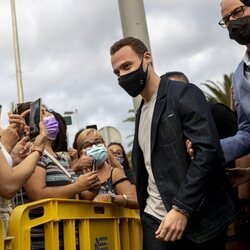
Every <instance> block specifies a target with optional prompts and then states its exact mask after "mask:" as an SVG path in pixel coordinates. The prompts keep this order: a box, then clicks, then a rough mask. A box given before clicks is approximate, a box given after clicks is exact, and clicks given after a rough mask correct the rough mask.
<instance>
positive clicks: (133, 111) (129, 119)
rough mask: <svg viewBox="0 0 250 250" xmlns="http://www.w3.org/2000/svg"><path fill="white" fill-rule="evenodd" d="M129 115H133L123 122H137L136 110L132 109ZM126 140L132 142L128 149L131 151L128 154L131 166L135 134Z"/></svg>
mask: <svg viewBox="0 0 250 250" xmlns="http://www.w3.org/2000/svg"><path fill="white" fill-rule="evenodd" d="M128 113H132V114H133V115H132V116H129V117H128V118H127V119H125V120H123V122H133V123H134V122H135V110H134V109H130V110H129V111H128ZM126 138H131V141H130V142H129V143H128V147H129V148H130V150H129V151H128V152H127V157H128V160H129V162H130V165H131V154H132V146H133V140H134V134H131V135H128V136H127V137H126Z"/></svg>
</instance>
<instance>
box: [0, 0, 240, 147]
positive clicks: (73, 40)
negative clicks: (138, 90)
mask: <svg viewBox="0 0 250 250" xmlns="http://www.w3.org/2000/svg"><path fill="white" fill-rule="evenodd" d="M144 6H145V12H146V18H147V24H148V31H149V38H150V43H151V44H150V45H151V49H152V53H153V58H154V65H155V69H156V70H157V72H158V73H159V74H162V73H165V72H166V71H170V70H180V71H183V72H184V73H186V74H187V75H188V77H189V79H190V80H191V81H192V82H194V83H195V84H199V83H201V82H204V81H206V80H213V81H217V80H221V79H222V77H223V74H225V73H226V74H229V73H231V72H232V71H233V70H234V69H235V68H236V66H237V64H238V62H239V61H240V60H241V58H242V56H243V54H244V48H243V47H242V46H239V45H237V44H236V43H235V42H234V41H232V40H230V39H229V38H228V34H227V30H222V29H221V28H220V27H219V25H218V21H219V20H220V10H219V2H218V1H211V0H202V1H201V0H189V1H183V0H175V1H173V0H164V1H162V0H145V1H144ZM16 13H17V21H18V31H19V43H20V54H21V63H22V71H23V74H22V77H23V88H24V97H25V100H32V99H35V98H36V97H39V96H41V97H42V99H43V101H44V103H45V104H46V105H48V106H49V107H50V108H53V109H54V110H55V111H58V112H60V113H63V112H64V111H68V110H70V111H72V110H75V109H77V110H78V120H79V126H80V127H82V126H86V125H87V124H97V125H98V127H103V126H105V125H108V126H114V127H116V128H118V129H119V130H120V131H121V134H122V137H123V140H124V143H125V144H127V143H128V141H129V140H128V139H126V136H127V135H129V134H132V133H133V128H134V127H133V124H130V123H123V120H125V119H126V118H127V117H128V116H130V114H129V113H128V110H129V109H131V108H132V107H133V103H132V99H131V98H130V97H129V96H128V95H127V94H126V93H125V92H124V91H123V90H122V89H121V88H120V87H119V86H118V84H117V80H116V77H115V76H113V73H112V69H111V65H110V56H109V48H110V46H111V45H112V44H113V42H114V41H115V40H117V39H119V38H121V37H122V30H121V23H120V16H119V8H118V1H111V0H102V1H100V0H91V1H82V0H74V1H72V0H43V1H41V0H18V1H16ZM0 37H1V40H0V55H1V60H0V81H1V84H0V103H1V104H2V105H3V115H2V120H1V125H2V126H5V125H6V123H7V115H6V113H7V111H8V110H9V103H10V101H15V102H17V91H16V78H15V60H14V52H13V41H12V29H11V10H10V1H1V2H0ZM73 123H74V124H73V125H72V126H70V127H69V134H70V137H71V139H70V141H72V137H73V134H74V133H75V132H76V130H77V124H76V123H77V122H76V117H74V115H73Z"/></svg>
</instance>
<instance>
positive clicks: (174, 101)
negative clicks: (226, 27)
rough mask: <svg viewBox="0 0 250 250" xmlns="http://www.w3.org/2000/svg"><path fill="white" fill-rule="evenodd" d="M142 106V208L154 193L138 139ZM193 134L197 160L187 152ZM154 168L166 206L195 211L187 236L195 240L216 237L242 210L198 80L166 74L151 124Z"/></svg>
mask: <svg viewBox="0 0 250 250" xmlns="http://www.w3.org/2000/svg"><path fill="white" fill-rule="evenodd" d="M142 105H143V101H142V103H141V106H140V107H139V109H138V112H137V115H136V128H135V138H134V144H133V152H132V162H133V168H134V169H135V174H136V186H137V196H138V201H139V204H140V210H141V212H143V210H144V208H145V206H146V199H147V197H148V193H147V185H148V174H147V171H146V168H145V164H144V159H143V153H142V150H141V148H140V146H139V142H138V128H139V119H140V113H141V107H142ZM187 138H188V139H190V140H191V141H192V143H193V148H194V150H195V158H194V159H193V160H191V159H190V157H189V155H188V154H187V150H186V146H185V142H186V139H187ZM151 166H152V172H153V175H154V178H155V182H156V185H157V187H158V190H159V192H160V195H161V198H162V201H163V203H164V205H165V207H166V209H167V210H168V211H169V210H170V209H171V208H172V205H176V206H177V207H179V208H181V209H184V210H185V211H187V212H188V213H189V214H190V218H189V219H188V225H187V228H186V230H185V233H184V235H185V236H186V237H188V238H189V239H191V240H192V241H194V242H197V243H199V242H204V241H206V240H208V239H211V238H213V237H215V236H216V235H217V234H218V232H220V231H221V230H224V229H226V227H227V225H228V224H230V223H231V222H232V221H233V220H234V219H235V218H236V215H237V214H238V213H239V211H240V207H239V204H238V202H237V194H236V192H235V191H234V190H233V187H232V185H231V183H230V181H229V179H228V177H227V176H226V173H225V167H224V157H223V152H222V149H221V146H220V141H219V137H218V133H217V130H216V127H215V124H214V120H213V117H212V114H211V110H210V108H209V106H208V103H207V101H206V99H205V96H204V94H203V93H202V91H201V90H200V89H199V88H198V87H197V86H195V85H194V84H191V83H189V84H187V83H183V82H176V81H171V80H169V79H168V78H166V77H162V79H161V81H160V85H159V89H158V93H157V100H156V103H155V108H154V113H153V119H152V126H151ZM185 236H184V237H185Z"/></svg>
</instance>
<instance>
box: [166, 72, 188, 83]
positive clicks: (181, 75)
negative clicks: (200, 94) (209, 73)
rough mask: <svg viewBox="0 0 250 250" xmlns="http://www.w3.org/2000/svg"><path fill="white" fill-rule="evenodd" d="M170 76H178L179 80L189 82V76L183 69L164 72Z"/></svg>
mask: <svg viewBox="0 0 250 250" xmlns="http://www.w3.org/2000/svg"><path fill="white" fill-rule="evenodd" d="M164 76H166V77H168V78H172V77H174V78H176V79H177V80H178V81H181V82H186V83H189V80H188V78H187V76H186V75H185V74H184V73H183V72H181V71H169V72H167V73H165V74H164Z"/></svg>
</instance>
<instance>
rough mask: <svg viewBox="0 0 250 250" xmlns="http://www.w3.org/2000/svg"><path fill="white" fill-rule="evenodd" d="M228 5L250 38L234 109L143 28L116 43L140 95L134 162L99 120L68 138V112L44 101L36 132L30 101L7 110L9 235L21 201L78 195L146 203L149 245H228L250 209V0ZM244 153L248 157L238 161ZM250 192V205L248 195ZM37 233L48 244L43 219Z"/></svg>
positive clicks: (227, 15) (240, 35)
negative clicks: (170, 67)
mask: <svg viewBox="0 0 250 250" xmlns="http://www.w3.org/2000/svg"><path fill="white" fill-rule="evenodd" d="M221 15H222V20H221V21H220V22H219V25H220V26H222V27H224V28H227V30H228V32H229V36H230V38H231V39H234V40H235V41H236V42H237V43H239V44H241V45H243V46H246V47H247V50H246V53H245V55H244V58H243V60H242V61H241V62H240V63H239V66H238V67H237V69H236V71H235V72H234V74H233V103H234V104H235V107H236V111H235V112H234V111H232V110H230V108H228V107H226V106H225V105H223V104H218V103H217V104H211V103H208V102H207V100H206V98H205V95H204V93H203V92H202V91H201V90H200V89H199V88H198V87H197V86H196V85H195V84H192V83H190V82H189V80H188V77H187V76H186V75H185V74H184V73H183V72H178V71H172V72H168V73H166V74H164V75H162V76H160V75H159V74H157V72H156V71H155V69H154V67H153V63H152V55H151V53H150V52H149V50H148V48H147V47H146V46H145V44H144V43H143V42H142V41H141V40H139V39H138V38H135V37H125V38H122V39H120V40H118V41H116V42H114V44H113V45H112V46H111V48H110V56H111V65H112V68H113V72H114V73H115V74H116V75H117V77H118V84H119V85H120V86H121V87H122V88H123V89H124V90H125V91H126V92H127V93H128V94H129V95H130V96H131V97H136V96H138V95H140V96H141V97H142V101H141V105H140V107H139V108H138V110H137V112H136V113H137V115H136V121H135V135H134V142H133V150H132V161H131V162H130V161H129V160H128V158H127V154H126V152H125V150H124V147H123V145H122V144H121V143H120V142H111V143H109V144H107V143H106V142H105V141H104V138H103V136H102V134H101V133H100V132H99V131H98V129H97V128H83V129H81V130H79V131H78V132H77V133H76V135H75V138H74V142H73V145H72V148H70V147H69V145H68V141H67V125H66V123H65V121H64V118H63V116H62V115H60V114H59V113H57V112H55V111H51V110H48V109H47V107H46V106H44V105H43V106H42V108H41V121H40V124H39V128H40V130H39V135H38V136H37V137H36V138H35V140H34V141H32V142H31V141H30V138H29V135H30V127H29V124H28V122H27V121H28V119H27V117H28V116H29V112H30V109H29V106H27V108H26V109H25V110H22V112H21V114H14V113H10V114H9V125H8V126H7V127H6V128H5V129H1V137H0V180H1V187H0V218H1V220H2V221H3V223H4V230H5V235H7V232H8V221H9V216H10V214H11V212H12V210H13V208H14V206H18V205H20V204H23V203H26V202H30V201H35V200H40V199H44V198H66V199H76V198H77V199H83V200H91V201H94V202H109V203H112V204H114V205H115V206H118V207H126V208H130V209H139V210H140V216H141V224H142V229H143V250H147V249H148V250H154V249H155V250H161V249H162V250H169V249H171V250H182V249H187V248H189V249H192V250H210V249H218V250H225V246H226V241H227V231H228V228H229V226H230V225H231V224H232V223H234V222H235V221H237V220H238V219H239V218H242V216H244V215H245V212H246V211H245V210H244V206H243V205H242V203H241V202H240V198H241V197H239V194H238V193H237V190H236V189H235V187H236V186H238V185H240V184H242V183H246V182H249V180H250V165H248V164H249V158H248V157H249V155H248V154H250V73H249V72H250V27H249V24H250V21H249V20H250V7H249V5H248V1H240V0H222V1H221ZM69 148H70V149H69ZM243 157H247V158H244V159H248V160H246V161H244V164H240V162H242V159H243ZM243 165H244V167H242V166H243ZM244 200H247V202H248V205H249V200H250V197H244ZM13 201H14V202H13ZM13 204H14V205H13ZM38 213H39V211H38ZM38 213H37V211H36V212H35V214H31V215H30V216H31V217H32V216H37V214H38ZM41 236H42V237H41ZM32 237H33V242H32V244H33V247H35V249H44V242H43V228H37V229H36V231H35V232H33V234H32Z"/></svg>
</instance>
